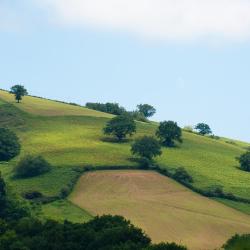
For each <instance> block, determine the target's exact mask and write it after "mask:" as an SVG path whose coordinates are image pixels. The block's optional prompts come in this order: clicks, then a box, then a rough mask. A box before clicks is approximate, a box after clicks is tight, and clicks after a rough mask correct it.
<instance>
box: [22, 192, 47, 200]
mask: <svg viewBox="0 0 250 250" xmlns="http://www.w3.org/2000/svg"><path fill="white" fill-rule="evenodd" d="M23 197H24V198H25V199H27V200H34V199H40V198H42V197H43V195H42V193H40V192H38V191H28V192H26V193H25V194H24V195H23Z"/></svg>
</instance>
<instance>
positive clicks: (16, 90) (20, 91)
mask: <svg viewBox="0 0 250 250" xmlns="http://www.w3.org/2000/svg"><path fill="white" fill-rule="evenodd" d="M10 93H11V94H14V95H15V99H16V101H17V102H18V103H19V102H20V101H21V100H22V98H23V97H24V96H25V95H28V91H27V90H26V89H25V88H24V86H22V85H14V86H12V87H11V89H10Z"/></svg>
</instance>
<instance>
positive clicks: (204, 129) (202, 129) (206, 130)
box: [195, 123, 212, 135]
mask: <svg viewBox="0 0 250 250" xmlns="http://www.w3.org/2000/svg"><path fill="white" fill-rule="evenodd" d="M195 129H196V130H198V132H199V134H200V135H209V134H212V130H211V128H210V127H209V125H207V124H206V123H198V124H197V125H196V126H195Z"/></svg>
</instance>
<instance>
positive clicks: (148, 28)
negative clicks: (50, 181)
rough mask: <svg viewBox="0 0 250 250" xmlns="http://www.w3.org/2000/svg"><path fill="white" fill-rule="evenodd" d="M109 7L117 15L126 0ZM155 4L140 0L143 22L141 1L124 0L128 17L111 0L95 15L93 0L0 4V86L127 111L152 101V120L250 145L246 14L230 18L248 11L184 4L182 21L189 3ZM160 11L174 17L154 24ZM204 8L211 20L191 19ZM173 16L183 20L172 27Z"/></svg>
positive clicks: (248, 23)
mask: <svg viewBox="0 0 250 250" xmlns="http://www.w3.org/2000/svg"><path fill="white" fill-rule="evenodd" d="M117 1H118V2H119V3H121V6H118V7H120V8H121V7H123V9H124V1H123V0H117ZM137 1H138V4H137V5H136V4H135V6H133V3H135V2H136V3H137ZM155 1H156V2H157V1H158V5H159V6H160V8H159V6H155V4H154V3H155V2H153V0H149V1H147V3H148V4H149V5H150V4H151V5H150V6H149V7H150V8H149V9H150V10H152V11H151V12H153V13H154V14H155V15H152V16H151V14H152V13H151V12H150V14H148V12H147V11H148V10H145V8H144V7H145V6H144V5H143V1H142V0H133V1H130V0H127V2H126V3H127V4H131V6H130V7H131V8H132V10H133V11H134V12H135V13H136V18H135V17H134V12H133V13H130V11H131V9H129V11H127V12H126V10H125V11H121V10H120V9H119V8H118V7H117V8H118V9H115V8H113V6H114V3H113V0H107V1H106V4H107V5H108V7H110V6H111V7H112V8H111V7H110V8H108V7H107V10H105V11H106V12H105V11H101V12H100V9H98V8H100V6H99V4H100V3H101V2H100V1H99V0H92V2H91V4H90V2H89V0H84V1H82V2H85V4H86V6H81V5H82V2H81V1H79V0H71V1H67V0H61V1H57V0H54V1H53V0H44V2H45V3H46V4H45V5H43V4H40V3H38V2H39V1H36V0H24V1H22V4H20V1H5V0H3V1H2V2H1V3H0V87H1V88H5V89H9V88H10V87H11V86H12V85H13V84H23V85H25V86H26V87H27V89H28V91H29V93H30V94H32V95H38V96H43V97H48V98H53V99H60V100H65V101H71V102H77V103H81V104H84V103H86V102H88V101H93V102H107V101H110V102H118V103H120V104H121V105H122V106H124V107H126V108H127V109H134V108H135V107H136V105H137V104H139V103H150V104H152V105H154V106H155V107H156V109H157V114H156V115H155V116H154V119H155V120H159V121H160V120H175V121H177V122H178V123H179V124H180V125H181V126H184V125H193V124H196V123H197V122H207V123H208V124H210V126H211V128H212V129H213V131H214V133H215V134H218V135H223V136H228V137H232V138H238V139H242V140H246V141H250V111H249V102H250V99H249V93H250V40H249V37H250V36H249V35H250V18H249V20H248V19H246V18H245V19H244V22H240V21H239V20H238V19H239V16H242V18H243V17H244V14H245V10H246V11H247V12H246V13H248V14H249V15H250V12H249V10H250V8H249V9H248V7H250V5H247V6H244V3H246V2H245V1H244V0H238V2H236V1H234V0H229V2H228V3H229V5H230V4H231V5H232V6H231V5H230V6H229V7H231V9H230V8H228V9H230V11H231V12H230V11H228V12H229V13H227V12H225V11H224V12H223V11H220V8H221V10H223V8H222V7H223V6H220V4H221V5H222V4H223V3H225V1H224V0H218V1H217V3H218V2H220V4H219V6H217V5H216V1H211V0H210V2H209V3H213V5H211V6H210V5H209V6H206V8H205V9H204V10H203V7H204V6H198V7H197V8H198V10H197V11H196V10H193V8H191V9H192V10H193V11H194V13H193V14H192V16H194V17H195V20H194V21H190V18H189V16H186V12H188V13H189V9H188V8H189V7H188V5H187V6H186V10H180V9H179V8H177V7H176V6H172V5H171V4H172V3H173V1H169V0H166V1H165V2H164V1H162V0H155ZM178 1H180V2H181V1H182V3H184V2H185V3H186V4H187V3H190V4H195V3H198V2H196V0H190V1H189V0H177V2H178ZM206 1H208V0H204V2H206ZM9 2H11V3H9ZM92 3H94V4H96V5H93V4H92ZM207 3H208V2H207ZM237 3H238V5H237ZM60 4H61V5H60ZM109 4H110V6H109ZM122 4H123V5H122ZM160 4H162V6H161V5H160ZM234 4H235V6H234ZM241 4H242V6H241ZM92 5H93V6H92ZM118 5H119V4H118ZM72 6H73V7H74V8H73V7H72ZM195 6H197V5H195ZM71 7H72V8H73V9H72V10H71V9H70V8H71ZM236 7H237V8H236ZM81 8H82V9H81ZM95 8H96V9H95ZM164 8H168V9H169V8H170V9H171V8H173V11H172V12H171V14H169V13H165V12H164V13H159V16H160V21H159V20H158V21H156V19H157V18H156V17H157V11H158V12H160V9H164ZM176 8H177V9H176ZM213 8H216V10H217V11H214V9H213ZM86 9H87V12H86ZM123 9H122V10H123ZM210 9H211V10H213V13H217V12H218V13H217V15H218V20H216V14H215V16H214V17H213V18H211V20H210V19H209V18H204V20H203V19H202V17H203V15H202V17H201V16H200V14H199V15H198V14H197V13H200V11H202V10H203V11H204V13H203V14H204V15H205V14H206V15H207V16H208V17H210V14H211V13H210ZM234 10H236V11H234ZM119 11H121V13H123V12H124V13H123V15H122V18H121V17H120V16H121V15H118V14H121V13H119ZM1 14H2V15H1ZM166 14H169V19H164V18H165V15H166ZM229 14H230V15H231V18H228V16H227V15H229ZM161 15H162V16H161ZM180 16H181V17H182V18H183V19H185V18H187V20H189V21H190V22H188V24H187V25H186V24H185V25H184V24H183V23H177V24H176V23H175V22H173V20H174V19H176V18H177V17H178V18H180ZM110 17H112V18H110ZM234 18H235V20H238V22H235V23H236V25H234V26H232V23H231V19H233V20H234ZM197 21H200V23H201V24H200V25H198V26H197V24H196V23H197ZM131 23H132V24H134V25H131ZM185 23H187V21H186V22H185ZM172 26H174V27H175V29H173V27H172ZM230 27H231V28H230Z"/></svg>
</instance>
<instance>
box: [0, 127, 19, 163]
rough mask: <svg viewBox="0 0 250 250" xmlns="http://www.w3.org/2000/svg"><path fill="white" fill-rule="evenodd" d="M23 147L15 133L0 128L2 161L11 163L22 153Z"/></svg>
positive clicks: (0, 156) (0, 154) (0, 155)
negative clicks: (10, 161)
mask: <svg viewBox="0 0 250 250" xmlns="http://www.w3.org/2000/svg"><path fill="white" fill-rule="evenodd" d="M20 149H21V145H20V143H19V139H18V137H17V136H16V134H15V133H14V132H12V131H11V130H9V129H7V128H0V161H9V160H11V159H12V158H14V157H15V156H17V155H18V154H19V153H20Z"/></svg>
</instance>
